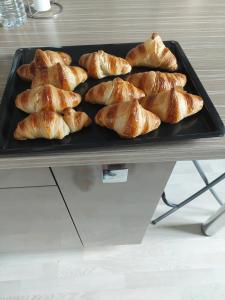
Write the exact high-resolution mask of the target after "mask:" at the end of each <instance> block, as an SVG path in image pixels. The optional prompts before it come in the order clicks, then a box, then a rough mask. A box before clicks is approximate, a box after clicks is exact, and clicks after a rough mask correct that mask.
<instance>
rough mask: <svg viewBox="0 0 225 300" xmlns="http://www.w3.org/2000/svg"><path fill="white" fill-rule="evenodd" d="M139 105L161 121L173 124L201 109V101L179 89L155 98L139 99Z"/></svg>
mask: <svg viewBox="0 0 225 300" xmlns="http://www.w3.org/2000/svg"><path fill="white" fill-rule="evenodd" d="M140 104H141V105H142V106H143V107H144V108H145V109H147V110H149V111H151V112H153V113H155V114H156V115H157V116H158V117H159V118H160V119H161V121H163V122H166V123H171V124H175V123H178V122H180V121H181V120H183V119H184V118H186V117H189V116H191V115H194V114H196V113H197V112H199V111H200V110H201V109H202V107H203V99H202V98H201V97H200V96H197V95H192V94H189V93H187V92H186V91H184V90H182V89H181V88H172V89H171V90H170V91H164V92H161V93H159V94H158V95H157V96H155V97H148V98H144V99H141V100H140Z"/></svg>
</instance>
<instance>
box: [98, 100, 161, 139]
mask: <svg viewBox="0 0 225 300" xmlns="http://www.w3.org/2000/svg"><path fill="white" fill-rule="evenodd" d="M95 122H96V123H97V124H98V125H100V126H105V127H107V128H109V129H113V130H115V131H116V132H117V133H118V134H119V135H120V136H121V137H124V138H135V137H137V136H139V135H143V134H146V133H148V132H150V131H152V130H155V129H157V128H158V127H159V125H160V123H161V121H160V119H159V118H158V117H157V116H156V115H154V114H153V113H151V112H149V111H147V110H145V109H144V108H143V107H142V106H141V105H140V104H139V103H138V100H133V101H130V102H122V103H118V104H113V105H109V106H105V107H103V108H102V109H100V110H99V111H98V113H97V114H96V116H95Z"/></svg>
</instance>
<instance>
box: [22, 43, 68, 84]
mask: <svg viewBox="0 0 225 300" xmlns="http://www.w3.org/2000/svg"><path fill="white" fill-rule="evenodd" d="M71 61H72V59H71V56H70V55H69V54H67V53H64V52H58V51H57V52H56V51H51V50H45V51H43V50H41V49H37V50H36V52H35V56H34V59H33V61H32V62H31V63H30V64H24V65H22V66H20V67H19V68H18V69H17V74H18V75H19V77H20V78H22V79H23V80H32V79H33V78H34V75H35V74H36V70H37V69H39V68H49V67H51V66H53V65H55V64H57V63H61V64H65V65H70V64H71Z"/></svg>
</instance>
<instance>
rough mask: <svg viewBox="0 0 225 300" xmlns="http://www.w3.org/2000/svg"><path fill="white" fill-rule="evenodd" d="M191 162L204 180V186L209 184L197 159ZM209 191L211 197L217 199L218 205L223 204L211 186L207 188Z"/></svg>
mask: <svg viewBox="0 0 225 300" xmlns="http://www.w3.org/2000/svg"><path fill="white" fill-rule="evenodd" d="M193 164H194V166H195V167H196V169H197V171H198V173H199V175H200V176H201V177H202V180H203V181H204V182H205V184H206V186H208V185H209V181H208V179H207V177H206V175H205V173H204V172H203V170H202V168H201V166H200V164H199V163H198V161H197V160H193ZM209 191H210V192H211V194H212V195H213V197H214V198H215V199H216V200H217V202H218V203H219V204H220V205H223V202H222V201H221V200H220V198H219V196H218V195H217V194H216V192H215V191H214V189H213V188H209Z"/></svg>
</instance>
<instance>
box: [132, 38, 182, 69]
mask: <svg viewBox="0 0 225 300" xmlns="http://www.w3.org/2000/svg"><path fill="white" fill-rule="evenodd" d="M126 60H127V61H128V62H129V63H130V64H131V66H132V67H133V66H143V67H152V68H163V69H166V70H170V71H175V70H177V59H176V57H175V56H174V55H173V53H172V52H171V51H170V50H169V49H168V48H167V47H166V46H165V45H164V43H163V41H162V39H161V37H160V36H159V34H158V33H153V34H152V36H151V38H149V39H148V40H147V41H145V42H144V43H143V44H139V45H137V46H136V47H135V48H133V49H131V50H130V51H129V52H128V54H127V56H126Z"/></svg>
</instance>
